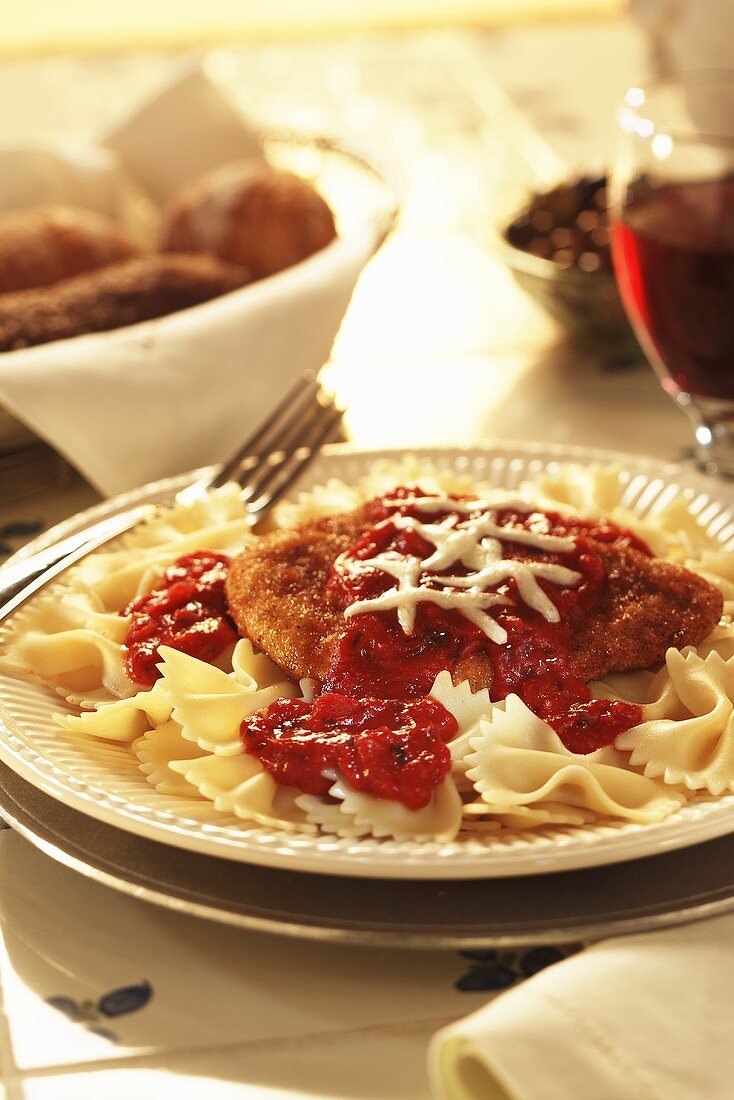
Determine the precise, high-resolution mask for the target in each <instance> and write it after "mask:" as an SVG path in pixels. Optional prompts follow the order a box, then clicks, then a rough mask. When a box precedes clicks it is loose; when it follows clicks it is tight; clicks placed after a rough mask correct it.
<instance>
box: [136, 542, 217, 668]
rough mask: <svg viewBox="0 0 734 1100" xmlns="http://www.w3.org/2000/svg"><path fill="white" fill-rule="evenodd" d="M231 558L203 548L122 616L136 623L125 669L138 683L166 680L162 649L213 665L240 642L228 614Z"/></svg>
mask: <svg viewBox="0 0 734 1100" xmlns="http://www.w3.org/2000/svg"><path fill="white" fill-rule="evenodd" d="M229 562H230V558H229V556H228V555H227V554H218V553H214V552H213V551H210V550H199V551H197V552H196V553H193V554H186V555H185V556H184V557H181V558H178V560H177V561H175V562H174V563H173V565H171V566H169V567H168V569H166V571H165V573H164V574H163V579H162V580H161V583H160V584H159V585H157V586H156V588H154V589H153V590H152V592H149V593H148V594H147V596H141V597H140V598H139V599H137V600H133V601H132V603H129V604H128V605H127V607H124V608H123V609H122V611H121V612H120V614H121V615H128V616H130V618H131V619H132V622H131V624H130V629H129V630H128V633H127V638H126V640H125V645H124V650H125V669H126V671H127V674H128V676H129V677H130V679H131V680H133V681H134V683H136V684H142V685H144V686H145V687H150V686H151V685H152V684H154V683H155V681H156V680H157V679H158V677H159V676H160V672H159V670H158V667H157V662H158V660H159V657H158V648H159V646H162V645H169V646H172V648H173V649H178V650H181V652H182V653H188V654H189V655H190V656H191V657H198V658H199V660H201V661H208V662H212V661H215V660H216V659H217V657H218V656H219V655H220V653H222V652H223V651H224V650H225V649H226V648H227V646H230V645H233V644H234V643H235V642H236V641H237V630H236V628H235V626H234V623H233V622H232V620H231V619H230V618H229V615H228V613H227V600H226V596H225V593H224V582H225V580H226V579H227V567H228V566H229Z"/></svg>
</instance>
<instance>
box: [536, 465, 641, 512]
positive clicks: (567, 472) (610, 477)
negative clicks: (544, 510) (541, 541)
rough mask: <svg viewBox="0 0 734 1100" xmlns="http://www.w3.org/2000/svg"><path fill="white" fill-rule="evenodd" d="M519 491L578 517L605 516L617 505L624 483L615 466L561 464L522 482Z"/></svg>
mask: <svg viewBox="0 0 734 1100" xmlns="http://www.w3.org/2000/svg"><path fill="white" fill-rule="evenodd" d="M521 491H522V492H524V493H525V494H526V495H527V496H528V497H529V498H530V500H538V498H540V500H539V503H540V502H542V503H546V502H547V503H548V504H555V505H558V506H559V507H561V508H562V509H563V510H565V511H569V510H570V511H573V512H576V513H577V514H578V515H581V516H608V515H609V514H610V513H611V512H613V511H614V510H615V508H617V507H618V506H619V504H620V501H621V499H622V493H623V492H624V483H623V481H622V471H621V469H620V467H618V466H599V465H598V464H596V463H592V464H591V465H589V466H581V465H579V464H577V463H562V464H560V465H556V466H555V467H552V468H551V469H549V470H548V471H545V472H544V473H541V474H538V476H537V477H535V478H533V479H532V481H526V482H523V484H522V486H521Z"/></svg>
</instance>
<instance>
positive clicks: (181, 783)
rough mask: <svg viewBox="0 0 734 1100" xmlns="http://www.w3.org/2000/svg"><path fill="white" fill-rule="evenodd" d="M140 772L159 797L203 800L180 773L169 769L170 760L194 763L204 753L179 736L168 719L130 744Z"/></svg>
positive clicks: (176, 726)
mask: <svg viewBox="0 0 734 1100" xmlns="http://www.w3.org/2000/svg"><path fill="white" fill-rule="evenodd" d="M133 752H134V753H135V755H136V756H137V758H138V760H139V761H140V770H141V771H142V772H143V774H144V775H145V777H146V778H147V780H148V782H149V783H150V785H151V786H152V787H155V789H156V790H157V791H160V792H161V794H172V795H180V796H184V797H186V796H188V797H190V798H191V797H203V796H201V795H200V794H199V791H198V790H197V789H196V787H195V786H194V785H193V783H189V781H188V780H187V779H186V778H185V777H184V776H183V775H181V773H180V772H177V771H174V770H173V768H171V761H172V760H176V761H178V762H179V763H182V762H183V761H185V760H198V759H199V758H200V757H202V756H204V755H205V753H204V751H203V750H202V749H200V748H199V746H198V745H196V744H194V742H193V741H187V740H186V739H185V738H184V737H183V736H182V735H181V727H180V726H179V724H178V722H174V721H173V720H170V721H168V722H164V723H163V725H160V726H158V727H157V728H156V729H153V730H148V731H146V732H145V733H144V734H143V735H142V737H139V738H138V739H137V741H136V742H135V743H134V745H133Z"/></svg>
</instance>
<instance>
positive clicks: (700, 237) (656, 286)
mask: <svg viewBox="0 0 734 1100" xmlns="http://www.w3.org/2000/svg"><path fill="white" fill-rule="evenodd" d="M612 251H613V255H614V266H615V269H616V273H617V279H618V281H619V286H620V290H621V292H622V297H623V299H624V303H625V306H626V308H627V312H628V313H629V315H630V317H631V319H632V321H633V323H634V325H635V328H636V329H637V332H638V335H639V336H640V337H641V339H642V341H643V343H644V344H646V345H647V350H648V352H649V354H650V357H651V359H652V360H653V362H654V364H655V365H656V366H657V368H658V369H659V370H660V371H661V373H662V374H663V386H665V388H666V389H668V390H670V391H671V392H672V393H673V394H676V393H678V392H680V391H681V390H683V391H684V392H686V393H690V394H694V395H696V396H699V397H709V398H719V399H724V400H734V179H731V178H727V179H720V180H707V181H703V182H698V183H681V184H670V185H667V186H664V187H659V188H656V189H651V188H650V186H649V185H648V186H646V188H645V190H644V191H642V190H641V191H640V194H639V196H638V197H634V198H633V200H632V202H631V203H629V205H627V206H625V208H624V210H623V214H622V221H621V222H618V223H617V224H616V225H615V226H614V227H613V230H612Z"/></svg>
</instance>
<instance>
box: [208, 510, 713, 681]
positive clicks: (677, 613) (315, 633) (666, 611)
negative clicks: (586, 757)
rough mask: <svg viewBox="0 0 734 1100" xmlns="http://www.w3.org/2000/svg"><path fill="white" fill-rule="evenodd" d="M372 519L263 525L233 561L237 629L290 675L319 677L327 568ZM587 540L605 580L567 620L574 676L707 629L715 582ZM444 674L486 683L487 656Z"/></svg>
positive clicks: (334, 627) (328, 644) (333, 616)
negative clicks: (589, 603) (576, 616)
mask: <svg viewBox="0 0 734 1100" xmlns="http://www.w3.org/2000/svg"><path fill="white" fill-rule="evenodd" d="M372 524H373V521H372V520H371V519H370V518H369V516H368V514H367V513H366V510H365V509H364V508H360V509H357V510H356V511H354V512H349V513H346V514H343V515H337V516H327V517H324V518H322V519H317V520H313V521H311V522H309V523H305V524H302V525H300V526H298V527H294V528H291V529H289V530H285V531H275V532H272V533H271V534H268V535H265V536H264V537H263V538H262V539H261V540H260V541H259V542H258V543H257V544H256V545H254V546H251V547H248V548H247V549H246V550H244V551H243V552H242V553H241V554H240V555H239V556H238V557H237V558H235V560H234V561H233V562H232V565H231V567H230V570H229V576H228V580H227V599H228V601H229V607H230V613H231V614H232V617H233V618H234V620H235V622H236V624H237V627H238V629H239V631H240V633H241V634H242V635H244V636H245V637H248V638H249V639H250V640H251V641H252V642H253V644H254V645H256V646H258V647H259V648H260V649H262V650H264V652H265V653H267V654H268V656H269V657H271V658H272V659H273V660H274V661H275V662H276V664H278V665H280V667H281V668H282V669H284V671H285V672H287V673H288V674H289V675H290V676H292V677H293V678H294V679H301V678H302V677H304V676H309V677H313V678H315V679H317V680H323V679H324V677H325V675H326V672H327V669H328V667H329V663H330V660H331V657H332V653H333V651H334V646H335V644H336V640H337V637H338V635H339V633H340V631H341V629H342V627H343V624H344V617H343V614H342V612H341V611H339V610H338V609H336V608H334V607H332V606H331V605H330V604H329V602H328V600H327V596H326V584H327V581H328V578H329V573H330V570H331V567H332V565H333V563H334V561H335V560H336V558H337V557H338V556H339V555H340V554H342V553H344V552H345V551H346V550H348V549H349V547H350V546H352V545H353V544H354V543H355V542H356V541H357V539H358V538H359V537H360V535H362V534H363V533H364V532H365V531H366V530H368V529H369V527H371V526H372ZM589 541H590V542H591V543H592V545H593V547H594V549H595V550H596V551H597V552H598V553H599V554H600V556H601V557H602V559H603V562H604V565H605V568H606V573H607V584H606V585H605V587H604V590H603V593H602V596H601V598H600V600H599V602H598V603H597V605H596V606H595V607H594V608H593V609H592V611H591V612H590V614H589V615H588V617H587V618H586V619H584V620H583V621H581V622H578V623H575V624H574V626H573V628H572V637H571V646H570V653H571V658H572V663H573V667H574V671H575V672H576V674H577V675H578V676H580V677H581V678H582V679H583V680H585V681H586V682H588V681H590V680H598V679H602V678H603V677H604V676H605V675H607V674H608V673H610V672H625V671H628V670H631V669H635V668H648V667H650V666H651V665H654V664H656V663H658V662H660V661H662V660H663V659H664V657H665V653H666V651H667V650H668V649H669V648H670V647H671V646H674V647H675V648H678V649H680V648H682V647H683V646H685V645H698V644H699V643H700V642H702V641H703V639H704V638H705V637H706V636H707V635H708V634H710V632H711V631H712V630H713V629H714V627H715V626H716V624H717V622H718V621H719V619H720V617H721V612H722V606H723V598H722V595H721V593H720V591H719V590H718V588H715V587H714V586H713V585H712V584H709V583H708V581H705V580H704V579H703V578H701V577H699V576H697V575H696V574H694V573H691V572H689V571H688V570H687V569H683V568H682V567H681V566H678V565H674V564H673V563H671V562H666V561H661V560H659V559H657V558H650V557H648V556H647V555H646V554H644V553H642V552H640V551H639V550H634V549H631V548H630V547H628V546H627V545H621V544H616V545H615V544H613V543H612V544H610V543H601V542H595V541H594V540H593V539H590V540H589ZM536 560H538V558H537V556H536ZM540 560H542V555H541V556H540ZM453 675H454V679H455V680H457V681H458V680H463V679H467V680H468V681H469V684H470V686H471V688H472V690H473V691H478V690H479V689H480V688H484V687H491V683H492V669H491V664H490V660H489V658H488V657H487V656H486V655H484V654H481V653H480V654H477V655H474V656H472V657H469V658H467V659H465V660H462V661H460V662H459V664H458V665H457V667H456V668H455V669H454V670H453Z"/></svg>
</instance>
